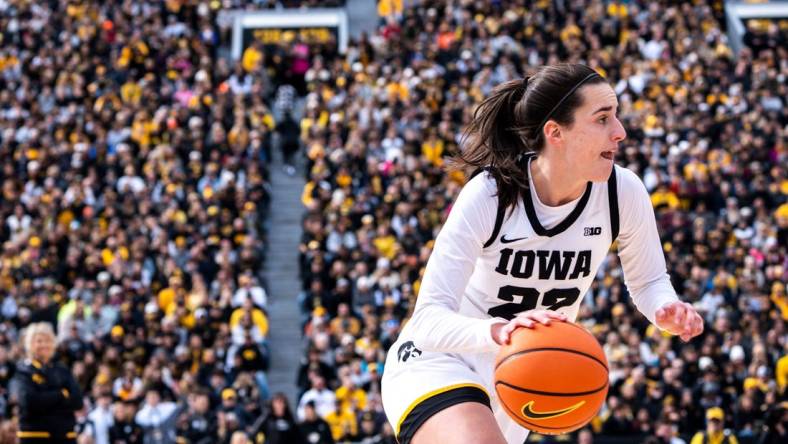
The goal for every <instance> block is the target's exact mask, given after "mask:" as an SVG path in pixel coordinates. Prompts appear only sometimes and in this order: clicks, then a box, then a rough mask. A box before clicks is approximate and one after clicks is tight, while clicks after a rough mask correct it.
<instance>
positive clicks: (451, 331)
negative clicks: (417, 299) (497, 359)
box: [408, 303, 502, 353]
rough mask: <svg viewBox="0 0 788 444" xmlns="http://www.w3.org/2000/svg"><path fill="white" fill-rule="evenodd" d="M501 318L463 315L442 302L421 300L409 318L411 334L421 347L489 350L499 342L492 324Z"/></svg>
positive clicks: (440, 349)
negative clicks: (435, 302)
mask: <svg viewBox="0 0 788 444" xmlns="http://www.w3.org/2000/svg"><path fill="white" fill-rule="evenodd" d="M496 322H502V321H501V320H500V319H478V318H472V317H470V316H465V315H461V314H459V313H457V312H455V311H452V310H450V309H448V308H446V307H443V306H441V305H439V304H430V303H426V304H421V305H419V306H418V307H417V308H416V311H415V312H414V314H413V317H412V318H411V319H410V320H409V321H408V336H409V337H410V338H411V339H412V340H413V342H414V345H415V346H416V347H417V348H418V349H420V350H422V351H439V352H447V353H460V352H489V351H495V350H496V349H497V347H498V345H497V344H496V343H495V341H494V340H493V338H492V334H491V333H490V327H491V326H492V324H494V323H496Z"/></svg>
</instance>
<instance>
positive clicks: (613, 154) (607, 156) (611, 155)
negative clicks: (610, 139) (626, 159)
mask: <svg viewBox="0 0 788 444" xmlns="http://www.w3.org/2000/svg"><path fill="white" fill-rule="evenodd" d="M601 156H602V157H604V158H605V159H607V160H613V159H615V158H616V152H615V151H602V154H601Z"/></svg>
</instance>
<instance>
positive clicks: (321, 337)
mask: <svg viewBox="0 0 788 444" xmlns="http://www.w3.org/2000/svg"><path fill="white" fill-rule="evenodd" d="M344 3H345V2H343V1H318V0H311V1H283V2H270V1H256V2H241V1H236V0H224V1H219V0H212V1H202V0H194V1H179V0H167V1H130V0H126V1H112V0H110V1H90V0H84V1H78V0H50V1H47V2H29V1H24V0H18V1H15V0H0V159H1V160H2V165H1V166H0V182H2V184H1V185H0V186H1V187H2V200H1V201H0V242H2V248H1V249H0V299H1V300H0V316H1V318H0V319H2V323H1V324H0V414H2V418H3V422H2V425H0V440H9V441H7V442H13V434H14V432H13V431H14V427H15V419H16V411H17V410H16V409H17V408H18V407H17V406H18V401H17V400H16V399H15V397H14V390H13V388H14V387H13V382H12V381H13V376H14V372H15V365H16V363H17V362H18V361H19V360H21V359H22V358H23V352H22V350H21V345H20V333H21V331H22V329H24V327H25V326H26V325H28V324H29V323H31V322H38V321H48V322H51V323H52V324H53V325H54V326H55V327H56V329H57V335H58V340H59V345H58V352H59V353H58V356H59V359H60V360H61V361H62V362H63V363H65V364H66V365H67V366H69V368H71V370H72V372H73V374H74V376H75V378H76V380H77V381H78V383H79V384H80V386H81V388H82V389H83V391H84V393H85V407H84V408H83V409H82V410H81V411H79V412H77V421H78V425H79V427H80V438H79V440H80V442H84V443H93V442H95V443H102V444H103V443H116V442H146V443H153V442H184V443H213V442H232V443H244V442H256V443H262V442H266V443H301V442H305V443H307V442H308V443H330V442H354V443H366V444H372V443H393V442H395V441H394V439H393V436H392V431H391V428H390V427H389V426H388V425H387V424H386V421H385V416H384V414H383V411H382V406H381V402H380V375H381V374H382V373H383V372H384V371H385V368H384V366H383V362H384V356H385V352H386V351H387V347H388V346H389V345H390V344H391V343H393V341H394V340H395V339H396V336H397V333H398V331H399V329H400V327H401V326H402V324H403V322H404V321H405V320H406V317H407V315H408V312H409V310H410V309H411V308H412V306H413V304H414V302H415V299H416V297H417V296H418V291H419V284H420V278H421V274H422V272H423V268H424V266H425V265H426V261H427V259H428V257H429V254H430V251H431V247H432V242H433V239H434V237H435V235H436V233H437V232H438V230H439V229H440V227H441V223H442V222H443V221H444V220H445V218H446V216H447V214H448V212H449V211H450V210H451V204H452V202H453V199H454V198H455V197H456V196H457V193H458V192H459V190H460V188H461V187H462V184H463V183H464V180H465V177H464V176H463V175H462V174H446V173H445V172H444V170H443V168H442V167H443V165H444V163H445V161H446V158H447V157H448V156H451V155H452V154H454V153H456V152H457V147H458V142H459V137H460V135H461V131H462V128H463V126H464V125H465V124H466V123H467V122H468V121H469V119H470V116H471V113H472V111H473V107H474V104H475V103H477V102H478V101H480V100H481V99H482V98H484V97H485V96H486V95H488V94H489V93H490V91H491V90H492V88H494V87H495V85H497V84H499V83H501V82H504V81H507V80H511V79H515V78H521V77H523V76H525V75H529V74H531V73H533V72H534V70H535V68H536V67H538V66H540V65H544V64H551V63H558V62H572V63H585V64H588V65H590V66H591V67H593V68H594V69H596V70H598V71H599V72H600V73H601V74H603V75H604V76H605V77H607V78H608V79H609V81H610V82H611V85H613V86H614V88H615V90H616V92H617V93H618V97H619V101H620V118H621V120H622V122H623V123H624V126H625V128H626V129H627V131H628V138H627V140H626V141H625V142H624V143H623V146H622V149H621V154H620V157H619V159H618V163H619V164H620V165H623V166H626V167H628V168H630V169H632V170H633V171H635V172H636V173H638V174H639V175H640V176H641V177H642V178H643V180H644V182H645V184H646V187H647V189H648V190H649V192H650V193H651V199H652V203H653V205H654V208H655V212H656V215H657V219H658V225H659V228H660V233H661V235H662V242H663V247H664V250H665V254H666V257H667V259H668V269H669V272H670V275H671V278H672V281H673V284H674V286H675V288H676V290H677V292H678V293H679V295H680V296H681V297H682V298H683V299H685V300H687V301H689V302H691V303H693V304H694V305H695V306H696V307H697V308H698V309H699V310H700V311H701V312H702V314H703V316H704V317H705V319H706V322H707V324H706V330H705V332H704V334H703V335H702V336H701V337H699V338H696V339H695V340H693V341H692V342H691V343H689V344H686V343H683V342H681V341H680V340H679V339H678V338H676V337H670V336H666V335H664V334H662V333H661V332H660V331H658V330H657V329H656V328H654V327H653V326H650V325H649V324H648V322H647V321H646V320H645V318H643V316H642V315H640V314H639V313H637V311H636V310H635V309H634V307H633V306H632V304H631V303H630V302H628V300H627V299H628V295H627V292H626V288H625V287H624V285H623V277H622V273H621V269H620V267H619V263H618V260H617V257H616V256H615V254H614V253H613V252H611V254H610V257H609V259H608V260H607V261H606V263H605V265H604V266H603V267H602V269H601V270H600V272H599V276H598V279H597V281H596V282H595V284H594V285H593V287H592V289H591V290H590V291H589V294H588V295H587V297H586V298H585V300H584V303H583V308H582V310H581V314H580V317H579V322H580V323H582V324H583V325H585V326H586V327H587V328H588V329H589V330H590V331H592V332H593V333H594V334H595V335H596V337H597V338H598V339H599V341H600V342H601V343H602V344H603V346H604V349H605V352H606V354H607V357H608V360H609V362H610V366H611V388H610V393H609V396H608V401H607V403H606V405H605V407H604V408H603V410H602V411H601V412H600V414H599V416H598V417H597V418H595V419H594V420H593V421H592V423H591V424H590V425H589V427H588V428H587V429H584V430H583V431H582V432H581V433H579V434H576V435H571V436H565V437H559V438H548V437H542V436H538V435H532V436H531V437H530V438H529V441H540V440H543V441H545V442H546V441H547V440H553V441H560V440H579V441H580V442H591V440H595V441H596V442H605V440H608V441H609V442H614V441H616V442H644V441H648V442H654V443H671V444H678V443H681V442H687V443H690V442H691V443H692V444H695V443H699V442H710V441H711V442H714V443H716V442H719V441H716V439H717V438H718V437H719V436H723V435H724V436H725V439H726V440H727V441H724V442H734V441H733V440H732V439H736V440H737V441H738V442H763V443H772V442H774V443H777V442H788V441H785V440H786V439H788V413H786V412H788V404H786V401H787V400H788V393H787V392H786V385H788V331H786V321H788V295H786V288H785V284H786V281H788V145H787V144H786V142H787V140H786V125H788V116H787V115H786V111H785V107H786V105H788V104H787V103H786V97H788V87H787V86H786V84H787V82H786V76H787V75H788V54H787V52H788V24H787V22H786V21H785V20H783V21H780V20H770V21H758V20H752V21H749V22H748V23H747V27H748V34H747V36H746V38H745V43H746V46H745V47H744V48H743V49H742V50H741V52H740V53H739V54H734V53H733V51H732V49H731V46H730V44H729V42H728V41H727V37H726V30H725V19H724V13H723V2H722V1H699V0H696V1H693V2H682V3H675V2H669V1H639V0H630V1H620V0H604V1H603V0H589V1H570V0H565V1H556V2H551V1H546V0H542V1H504V0H497V1H472V0H422V1H419V0H412V1H407V0H381V1H379V2H378V13H379V20H380V23H379V27H378V29H377V30H376V31H375V32H374V33H369V34H364V35H363V36H362V37H361V38H360V39H354V40H352V41H351V42H350V45H349V48H348V51H347V52H346V53H345V54H340V53H339V52H338V51H337V49H336V47H335V46H332V45H330V44H327V45H307V44H305V43H304V42H300V41H298V40H295V41H290V42H283V43H282V44H281V45H279V46H276V47H273V48H272V47H271V46H263V45H260V44H253V45H252V46H250V47H249V48H248V49H246V50H245V51H244V53H243V56H242V57H241V59H240V60H238V61H232V60H231V59H228V58H226V57H222V56H221V48H222V47H224V46H226V45H228V42H229V40H230V35H231V33H230V26H229V23H225V22H223V21H222V20H218V17H219V13H220V12H221V11H222V10H229V9H238V8H242V9H243V8H245V9H260V8H270V7H282V6H287V7H299V6H304V7H312V6H337V5H342V4H344ZM275 136H276V139H277V140H279V141H281V145H282V147H283V149H284V151H285V161H286V162H287V163H286V165H285V168H286V171H287V173H288V174H304V177H305V180H306V186H305V188H304V190H303V194H302V202H303V205H304V207H305V212H304V217H303V224H302V225H303V238H302V242H301V245H300V259H299V264H298V265H297V266H298V267H299V270H300V277H301V285H302V291H301V293H300V294H299V295H297V303H298V304H299V307H300V309H301V313H302V324H301V325H300V329H301V331H302V334H303V343H304V354H303V362H302V363H301V366H300V368H299V369H298V372H297V375H294V377H295V378H297V385H298V388H299V394H298V400H297V403H296V404H291V403H290V402H289V401H288V399H287V398H286V397H284V396H283V395H281V394H278V393H277V392H278V391H279V389H278V388H277V387H272V386H270V385H269V383H268V380H267V377H266V370H267V369H268V367H269V365H270V362H271V360H272V359H276V352H277V351H276V350H270V347H269V345H268V344H267V342H266V336H267V333H268V321H269V318H268V316H269V311H268V299H269V295H268V294H267V292H266V285H265V281H264V279H263V276H262V273H261V270H262V265H263V262H264V260H265V254H266V237H267V236H268V235H272V233H268V232H267V229H266V217H267V213H268V212H269V211H271V210H270V209H269V206H268V202H269V201H270V198H271V194H270V193H271V187H270V183H269V178H270V175H269V174H270V168H271V160H272V146H273V143H272V140H273V139H274V138H275ZM299 153H300V154H299ZM270 297H276V298H291V297H292V298H293V300H294V302H293V303H296V302H295V300H296V295H270ZM153 412H155V414H153ZM162 412H163V413H162ZM720 433H722V435H720ZM708 434H712V435H713V437H714V438H715V439H711V440H709V437H708V436H707V435H708ZM700 439H703V440H702V441H701V440H700Z"/></svg>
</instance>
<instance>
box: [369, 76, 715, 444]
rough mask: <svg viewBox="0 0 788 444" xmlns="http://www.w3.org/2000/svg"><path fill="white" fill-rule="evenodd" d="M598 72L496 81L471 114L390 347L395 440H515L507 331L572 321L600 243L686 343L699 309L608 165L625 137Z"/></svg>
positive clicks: (625, 182)
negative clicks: (501, 365)
mask: <svg viewBox="0 0 788 444" xmlns="http://www.w3.org/2000/svg"><path fill="white" fill-rule="evenodd" d="M617 111H618V100H617V99H616V94H615V92H614V91H613V89H612V88H611V87H610V86H609V85H608V83H607V81H605V79H604V78H602V77H601V76H600V75H599V74H597V73H596V72H595V71H594V70H592V69H591V68H589V67H587V66H583V65H558V66H548V67H544V68H542V69H541V70H539V72H538V73H537V74H536V75H535V76H533V77H531V78H530V79H525V80H517V81H512V82H508V83H506V84H503V85H500V86H499V87H498V88H497V89H496V90H495V91H493V93H492V95H491V96H490V97H489V98H487V99H486V100H484V101H483V102H482V103H481V105H480V106H479V107H478V109H477V110H476V112H475V114H474V119H473V121H472V122H471V124H470V126H469V128H468V131H467V133H466V139H465V143H464V149H463V153H462V154H461V156H460V159H459V162H458V163H459V165H458V167H475V168H484V172H483V173H481V174H477V175H475V176H474V177H473V178H472V179H471V180H469V181H468V183H467V184H466V185H465V187H464V188H463V190H462V191H461V193H460V195H459V196H458V198H457V201H456V203H455V204H454V206H453V208H452V211H451V214H450V215H449V217H448V219H447V220H446V223H445V224H444V226H443V228H442V229H441V232H440V234H439V235H438V237H437V239H436V242H435V247H434V249H433V252H432V255H431V257H430V259H429V262H428V264H427V269H426V273H425V276H424V279H423V282H422V285H421V290H420V292H419V298H418V302H417V304H416V308H415V311H414V314H413V316H412V318H411V319H410V321H409V322H408V323H407V324H406V326H405V327H404V328H403V330H402V332H401V334H400V336H399V339H398V340H397V342H396V343H395V344H394V345H393V346H392V347H391V350H390V351H389V354H388V357H387V360H386V367H385V369H386V370H385V373H384V375H383V404H384V407H385V410H386V415H387V416H388V419H389V421H390V422H391V423H392V425H393V427H394V429H395V431H396V433H397V437H398V439H399V442H400V443H401V444H408V443H411V442H412V443H416V444H431V443H435V442H446V443H452V444H456V443H480V442H484V443H494V444H502V443H506V442H508V443H516V444H520V443H522V442H523V441H524V440H525V438H526V437H527V435H528V431H527V430H526V429H524V428H522V427H520V426H519V425H518V424H517V423H515V422H514V421H513V420H511V419H510V418H509V417H508V416H507V414H506V412H504V411H503V410H502V409H501V408H500V406H499V405H498V402H497V400H496V397H495V391H494V390H493V388H492V381H493V372H494V371H493V365H494V360H495V355H496V352H497V350H498V347H499V346H500V345H501V344H503V343H507V342H508V341H509V338H510V335H511V334H512V331H514V329H516V328H520V327H524V328H529V327H533V326H534V323H542V324H545V325H549V324H550V322H551V321H559V322H560V321H567V320H571V321H573V320H574V319H575V317H576V316H577V313H578V310H579V307H580V303H581V300H582V296H583V295H584V294H585V293H586V291H587V290H588V288H589V286H590V285H591V282H592V281H593V279H594V276H595V275H596V272H597V269H598V268H599V266H600V264H601V263H602V261H603V259H604V258H605V256H606V255H607V253H608V250H609V248H610V245H611V243H612V242H613V241H614V240H616V239H618V254H619V256H620V258H621V263H622V266H623V269H624V277H625V283H626V285H627V288H628V289H629V292H630V294H631V295H632V298H633V301H634V303H635V306H636V307H637V308H638V310H639V311H641V312H642V313H643V314H644V315H645V316H646V318H648V320H649V321H651V322H652V323H655V324H656V325H657V326H658V327H660V328H662V329H664V330H667V331H669V332H671V333H673V334H677V335H680V336H681V338H682V339H683V340H685V341H688V340H689V339H690V338H692V337H694V336H696V335H698V334H700V333H701V331H702V330H703V321H702V319H701V317H700V316H699V315H698V314H697V313H696V312H695V310H694V309H693V308H692V306H690V305H689V304H686V303H683V302H680V301H679V300H678V298H677V296H676V292H675V291H674V290H673V287H672V286H671V284H670V281H669V279H668V275H667V273H666V269H665V259H664V257H663V253H662V248H661V244H660V240H659V235H658V233H657V227H656V222H655V220H654V212H653V209H652V207H651V202H650V200H649V196H648V193H647V192H646V190H645V187H644V186H643V184H642V182H641V181H640V180H639V179H638V177H637V176H636V175H635V174H634V173H632V172H631V171H628V170H626V169H624V168H620V167H614V165H613V158H614V157H615V155H616V152H617V151H618V145H619V143H620V142H621V141H622V140H624V138H625V137H626V132H625V131H624V128H623V127H622V125H621V122H620V121H619V120H618V118H617V117H616V113H617Z"/></svg>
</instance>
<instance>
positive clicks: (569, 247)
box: [460, 173, 618, 319]
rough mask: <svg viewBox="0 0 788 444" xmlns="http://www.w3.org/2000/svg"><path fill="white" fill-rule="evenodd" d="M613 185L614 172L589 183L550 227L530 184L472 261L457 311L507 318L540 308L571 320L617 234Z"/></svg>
mask: <svg viewBox="0 0 788 444" xmlns="http://www.w3.org/2000/svg"><path fill="white" fill-rule="evenodd" d="M482 174H485V173H482ZM488 180H490V179H488ZM609 187H611V188H612V190H613V192H612V193H611V192H609ZM614 187H615V175H611V180H609V181H608V182H602V183H590V182H589V183H588V185H587V187H586V190H585V192H584V193H583V195H582V196H581V197H580V199H578V200H576V201H574V202H570V203H568V204H566V205H569V206H574V209H573V210H572V211H571V212H570V213H569V215H568V216H567V217H565V218H564V219H563V220H561V221H560V222H559V223H558V224H557V225H554V226H552V227H551V228H546V227H544V226H543V225H542V223H541V222H540V220H539V218H538V216H537V211H536V208H535V206H536V204H538V201H536V202H535V199H538V197H537V196H536V193H535V191H534V190H533V187H531V190H530V193H528V194H526V196H525V197H524V198H523V199H521V200H520V202H519V203H518V204H517V206H516V207H515V208H514V209H513V210H512V209H511V208H510V209H509V210H508V211H507V212H506V215H505V217H504V218H503V220H502V221H501V223H500V228H499V229H498V231H497V232H496V231H495V230H493V232H494V235H495V237H494V238H490V239H489V240H488V242H487V244H486V245H485V247H484V249H483V250H482V254H481V255H480V256H479V257H478V259H477V260H476V266H475V267H474V271H473V274H472V275H471V278H470V280H469V281H468V286H467V287H466V289H465V295H464V297H463V298H462V302H461V304H460V313H462V314H467V315H471V316H473V317H480V316H481V315H483V314H486V315H489V316H491V317H500V318H505V319H511V318H513V317H514V316H515V315H516V314H517V313H520V312H522V311H526V310H532V309H535V308H541V309H547V310H556V311H560V312H562V313H564V314H566V315H567V316H568V317H569V319H575V317H576V316H577V313H578V311H579V308H580V303H581V300H582V296H584V295H585V293H586V291H587V290H588V288H589V287H590V286H591V283H592V282H593V280H594V277H595V274H596V271H597V269H598V268H599V266H600V265H601V263H602V261H603V260H604V258H605V256H606V255H607V253H608V251H609V249H610V245H611V243H612V242H613V240H614V236H616V235H617V234H618V233H617V232H618V220H617V218H618V208H617V196H616V193H615V188H614ZM611 203H612V205H613V206H614V207H615V208H611ZM611 210H612V211H611ZM614 225H615V226H614ZM614 231H615V233H614Z"/></svg>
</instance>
